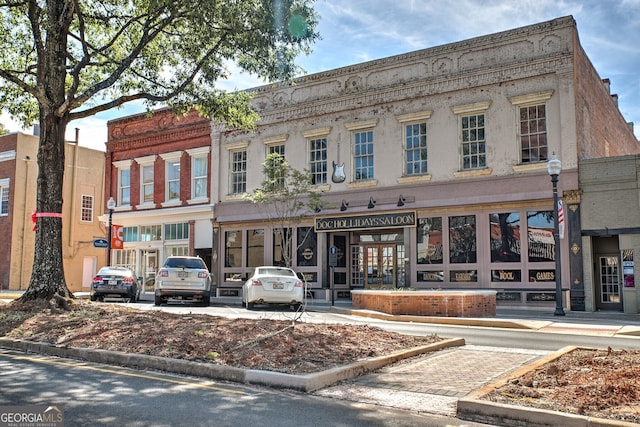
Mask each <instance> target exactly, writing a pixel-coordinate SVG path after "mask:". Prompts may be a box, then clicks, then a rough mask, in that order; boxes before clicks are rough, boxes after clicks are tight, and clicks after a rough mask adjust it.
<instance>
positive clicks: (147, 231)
mask: <svg viewBox="0 0 640 427" xmlns="http://www.w3.org/2000/svg"><path fill="white" fill-rule="evenodd" d="M159 240H162V226H160V225H158V224H156V225H141V226H140V241H141V242H153V241H159Z"/></svg>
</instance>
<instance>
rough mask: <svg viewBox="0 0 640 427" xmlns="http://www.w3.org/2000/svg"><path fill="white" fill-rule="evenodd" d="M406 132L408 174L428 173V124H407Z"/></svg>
mask: <svg viewBox="0 0 640 427" xmlns="http://www.w3.org/2000/svg"><path fill="white" fill-rule="evenodd" d="M404 132H405V137H404V141H405V144H404V153H405V159H406V165H405V167H406V174H407V175H424V174H426V173H427V124H426V123H414V124H408V125H405V127H404Z"/></svg>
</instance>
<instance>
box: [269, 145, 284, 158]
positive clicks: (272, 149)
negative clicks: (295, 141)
mask: <svg viewBox="0 0 640 427" xmlns="http://www.w3.org/2000/svg"><path fill="white" fill-rule="evenodd" d="M273 153H276V154H280V155H281V156H282V157H284V144H273V145H269V146H268V147H267V154H273Z"/></svg>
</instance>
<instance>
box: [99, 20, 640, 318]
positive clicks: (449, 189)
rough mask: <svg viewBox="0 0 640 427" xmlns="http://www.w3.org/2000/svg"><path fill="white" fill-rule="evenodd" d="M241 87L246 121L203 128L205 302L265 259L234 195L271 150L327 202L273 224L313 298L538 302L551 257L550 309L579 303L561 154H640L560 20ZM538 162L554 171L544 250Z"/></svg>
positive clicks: (256, 181)
mask: <svg viewBox="0 0 640 427" xmlns="http://www.w3.org/2000/svg"><path fill="white" fill-rule="evenodd" d="M253 93H254V107H255V109H256V111H257V112H258V114H259V115H260V117H261V120H260V122H259V125H258V127H257V129H255V130H254V131H252V132H244V131H239V130H236V129H227V128H225V127H224V125H220V124H214V125H213V128H212V136H211V142H212V146H211V154H212V165H215V168H216V169H217V171H216V173H215V174H213V175H212V184H211V200H212V201H213V202H214V203H213V218H212V219H213V245H212V257H211V259H212V269H213V272H214V275H215V276H216V281H217V286H218V296H232V297H233V296H239V295H240V293H241V285H242V282H243V279H244V278H246V277H247V276H248V274H249V273H250V271H251V270H252V269H253V267H255V266H256V265H260V264H271V263H278V262H279V261H280V258H281V257H280V252H281V251H280V248H279V247H278V243H277V242H278V240H277V239H276V238H274V237H275V236H276V234H277V233H279V232H280V231H279V230H274V229H273V227H271V226H270V224H269V223H268V222H267V221H266V218H265V217H264V215H263V214H261V212H260V211H259V210H258V209H256V208H255V207H254V206H253V205H251V203H249V202H247V201H246V200H245V199H244V198H243V195H244V194H245V193H252V192H253V191H254V190H255V189H256V188H258V186H259V185H260V183H261V180H262V173H261V164H262V162H264V160H265V157H266V155H267V154H268V153H271V152H277V153H280V154H281V155H284V156H285V158H286V159H287V161H288V162H289V163H290V164H291V165H292V166H293V167H295V168H297V169H302V168H307V169H309V170H310V171H311V172H312V174H313V179H314V184H315V185H316V186H317V190H318V191H321V192H322V193H323V199H324V200H325V202H326V203H327V207H325V208H324V209H323V210H322V211H321V212H318V213H317V215H316V216H315V218H313V219H312V220H311V219H310V220H309V221H308V222H307V223H304V224H302V225H301V226H300V227H298V228H297V229H295V230H290V231H291V235H292V238H293V239H294V245H293V247H294V248H295V254H293V255H294V256H293V257H292V258H293V267H294V268H295V269H296V270H297V271H299V272H300V273H302V274H304V275H305V277H306V279H307V281H308V283H309V286H310V288H311V292H310V295H311V296H313V297H314V298H319V299H323V300H327V299H331V300H333V299H334V298H335V299H343V298H344V299H348V298H349V297H350V292H351V290H354V289H363V288H372V287H377V288H381V287H382V288H399V287H411V288H423V289H493V290H496V291H497V292H498V293H497V295H498V303H499V304H501V305H503V306H504V305H513V306H516V307H526V308H534V307H541V306H549V305H553V304H555V295H554V289H555V277H556V276H555V257H556V253H558V252H559V253H560V254H561V255H562V258H561V259H562V270H561V271H562V275H561V277H562V289H563V291H564V296H565V306H566V307H567V308H570V309H572V310H584V309H585V308H587V309H593V308H594V307H593V306H592V305H588V304H590V302H589V300H588V298H587V297H588V295H589V292H587V290H586V289H585V281H586V280H587V279H586V278H585V277H584V274H583V271H585V268H584V266H583V262H584V258H583V254H582V253H581V252H580V251H579V250H578V251H575V250H574V248H575V246H574V245H578V246H582V245H583V244H584V238H583V237H582V236H581V227H582V225H581V222H580V218H581V205H582V202H581V197H580V194H581V191H580V181H579V167H578V166H579V162H580V161H582V160H586V159H593V158H601V157H610V156H621V155H635V154H637V153H639V152H640V146H639V145H638V141H637V140H636V138H635V136H634V135H633V132H632V130H631V128H630V126H629V125H628V124H627V123H626V122H625V120H624V119H623V117H622V115H621V114H620V112H619V110H618V108H617V105H616V102H615V99H614V97H612V95H611V94H610V93H609V90H608V84H607V82H606V81H603V80H602V79H601V78H600V76H598V74H597V72H596V70H595V69H594V68H593V66H592V64H591V63H590V61H589V59H588V57H587V56H586V54H585V52H584V51H583V49H582V47H581V46H580V43H579V38H578V33H577V29H576V23H575V21H574V20H573V18H572V17H563V18H559V19H554V20H552V21H548V22H543V23H539V24H536V25H531V26H527V27H523V28H517V29H513V30H510V31H505V32H501V33H497V34H492V35H488V36H483V37H478V38H474V39H470V40H465V41H461V42H457V43H452V44H448V45H443V46H437V47H433V48H428V49H424V50H420V51H416V52H410V53H407V54H403V55H398V56H393V57H389V58H384V59H380V60H376V61H371V62H366V63H361V64H356V65H353V66H349V67H344V68H340V69H335V70H330V71H327V72H322V73H318V74H313V75H308V76H305V77H301V78H299V79H297V80H296V81H295V84H293V85H287V84H280V85H269V86H264V87H259V88H255V89H254V90H253ZM170 150H176V148H171V149H170ZM552 154H555V155H557V157H558V158H559V159H560V160H561V161H562V167H563V169H562V172H561V175H560V178H559V194H560V196H561V198H562V199H563V200H564V202H565V207H566V208H565V218H566V220H565V225H566V227H565V229H566V233H565V235H564V238H563V239H561V243H560V248H556V247H555V244H554V238H553V237H554V236H553V199H552V184H551V181H550V177H549V175H548V172H547V162H548V160H550V159H551V157H552ZM140 155H141V156H142V155H143V156H148V155H149V154H148V153H147V154H140ZM115 160H116V159H112V160H111V159H108V160H107V161H108V162H112V161H115ZM134 181H135V180H132V182H134ZM111 191H112V192H114V191H115V188H111ZM209 214H210V212H209ZM203 215H204V213H203ZM183 216H184V215H183ZM600 219H602V220H605V221H606V219H603V218H602V217H601V218H600ZM332 253H335V254H336V257H335V259H333V260H332V259H331V256H330V255H331V254H332ZM330 261H332V262H331V263H330ZM333 263H335V266H334V265H330V264H333ZM586 270H587V271H588V268H587V269H586ZM585 304H587V305H585Z"/></svg>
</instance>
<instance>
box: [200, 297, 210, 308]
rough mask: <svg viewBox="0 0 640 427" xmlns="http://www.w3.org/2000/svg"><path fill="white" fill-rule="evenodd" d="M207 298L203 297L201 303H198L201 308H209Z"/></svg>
mask: <svg viewBox="0 0 640 427" xmlns="http://www.w3.org/2000/svg"><path fill="white" fill-rule="evenodd" d="M209 302H210V301H209V297H207V296H205V297H203V298H202V301H200V305H201V306H203V307H209Z"/></svg>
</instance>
